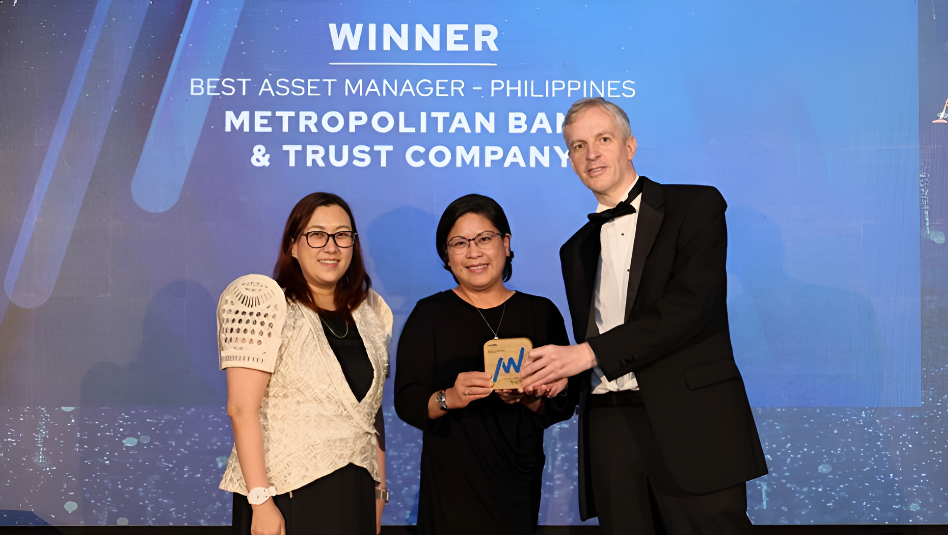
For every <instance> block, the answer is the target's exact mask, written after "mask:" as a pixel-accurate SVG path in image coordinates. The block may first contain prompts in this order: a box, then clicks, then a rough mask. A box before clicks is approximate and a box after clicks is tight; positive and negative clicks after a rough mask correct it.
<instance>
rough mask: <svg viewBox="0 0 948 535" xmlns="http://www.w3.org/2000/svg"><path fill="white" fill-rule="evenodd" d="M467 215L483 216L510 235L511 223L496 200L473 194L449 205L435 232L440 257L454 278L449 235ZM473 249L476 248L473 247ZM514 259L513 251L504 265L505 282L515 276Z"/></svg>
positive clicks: (499, 229) (499, 230)
mask: <svg viewBox="0 0 948 535" xmlns="http://www.w3.org/2000/svg"><path fill="white" fill-rule="evenodd" d="M467 214H478V215H482V216H484V217H486V218H487V220H488V221H490V222H491V223H492V224H493V225H494V226H495V227H497V231H498V232H500V233H501V234H503V235H505V236H509V235H510V223H508V222H507V215H506V214H504V209H503V208H501V207H500V205H499V204H497V201H495V200H494V199H491V198H490V197H485V196H484V195H478V194H476V193H471V194H470V195H465V196H463V197H461V198H459V199H456V200H455V201H454V202H452V203H451V204H449V205H448V207H447V208H445V209H444V213H443V214H441V221H438V230H437V232H435V247H436V248H437V249H438V256H439V257H440V258H441V261H442V262H443V264H444V266H443V267H444V269H446V270H447V271H448V273H451V276H452V277H454V273H452V272H451V266H450V265H449V264H448V246H447V243H448V238H451V237H452V236H448V233H449V232H451V229H452V228H454V224H455V223H457V222H458V219H461V217H462V216H464V215H467ZM471 247H476V246H475V245H472V246H471ZM513 258H514V254H513V250H512V249H511V251H510V256H508V257H507V262H506V264H504V278H503V280H504V282H507V281H509V280H510V276H511V275H513ZM454 281H455V282H457V281H458V279H457V277H455V278H454Z"/></svg>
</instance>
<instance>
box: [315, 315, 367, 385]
mask: <svg viewBox="0 0 948 535" xmlns="http://www.w3.org/2000/svg"><path fill="white" fill-rule="evenodd" d="M320 319H321V320H322V324H323V332H324V333H326V339H327V340H329V347H330V348H332V352H333V354H335V355H336V360H338V361H339V366H340V367H342V374H343V375H345V376H346V382H347V383H349V389H350V390H352V394H353V395H354V396H355V398H356V400H358V401H362V398H364V397H365V395H366V394H368V393H369V389H370V388H372V379H373V378H374V377H375V369H374V368H373V367H372V361H371V360H369V353H368V351H366V350H365V344H364V343H362V336H361V335H360V334H359V328H358V327H356V325H355V323H347V322H346V321H345V320H343V319H340V318H332V317H326V316H320ZM347 325H348V327H347ZM340 337H341V338H340Z"/></svg>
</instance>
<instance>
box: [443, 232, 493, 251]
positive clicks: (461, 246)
mask: <svg viewBox="0 0 948 535" xmlns="http://www.w3.org/2000/svg"><path fill="white" fill-rule="evenodd" d="M497 236H505V234H504V233H503V232H491V231H489V230H488V231H485V232H481V233H480V234H478V235H477V236H474V237H473V238H465V237H464V236H455V237H453V238H451V239H450V240H448V243H446V244H445V245H444V248H445V249H447V250H448V252H449V253H451V254H464V253H466V252H467V250H468V249H470V247H471V242H473V243H474V244H475V245H477V248H478V249H487V248H488V247H490V244H491V243H492V242H493V241H494V238H495V237H497Z"/></svg>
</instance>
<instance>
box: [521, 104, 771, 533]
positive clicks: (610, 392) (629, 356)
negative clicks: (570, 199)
mask: <svg viewBox="0 0 948 535" xmlns="http://www.w3.org/2000/svg"><path fill="white" fill-rule="evenodd" d="M563 136H564V138H565V139H566V144H567V147H568V149H569V156H570V161H571V162H572V165H573V170H574V171H575V172H576V174H577V175H579V178H580V180H582V182H583V184H584V185H585V186H586V187H588V188H589V189H590V190H591V191H592V192H593V195H595V197H596V200H597V201H599V206H598V208H597V210H596V213H594V214H590V215H589V219H590V221H589V222H588V223H586V225H584V226H583V227H582V228H581V229H579V231H578V232H577V233H576V234H574V235H573V237H571V238H570V239H569V241H567V242H566V243H565V244H564V245H563V247H562V248H561V249H560V260H561V262H562V267H563V279H564V282H565V283H566V297H567V300H568V302H569V310H570V315H571V316H572V327H573V334H574V338H575V340H576V342H577V345H573V346H544V347H540V348H537V349H534V350H533V351H532V352H531V353H530V356H529V358H528V361H527V363H525V365H524V368H523V370H522V371H521V374H520V377H521V384H522V388H525V389H528V390H529V389H532V388H533V387H535V386H537V385H542V384H551V383H554V382H557V381H559V383H557V384H562V383H563V381H561V379H563V378H567V377H572V376H576V375H578V374H581V375H580V376H579V378H578V379H579V381H578V382H579V384H581V385H582V391H581V393H580V409H579V410H580V418H579V433H580V437H579V499H580V515H581V517H582V519H583V520H586V519H589V518H592V517H596V516H598V517H599V523H600V526H601V529H602V531H603V533H607V534H613V533H615V534H618V533H636V534H638V533H643V534H658V533H671V534H675V535H678V534H699V533H700V534H711V533H715V534H718V533H719V534H727V535H735V534H741V533H750V532H751V529H752V526H751V523H750V520H749V519H748V518H747V499H746V494H745V486H744V484H745V482H746V481H748V480H751V479H753V478H756V477H759V476H762V475H764V474H766V473H767V465H766V463H765V461H764V454H763V451H762V449H761V446H760V439H759V438H758V436H757V428H756V426H755V424H754V419H753V415H752V413H751V409H750V405H749V403H748V401H747V395H746V393H745V391H744V383H743V381H742V379H741V375H740V372H739V371H738V369H737V365H736V364H735V363H734V356H733V352H732V350H731V340H730V334H729V332H728V318H727V303H726V296H727V275H726V273H725V258H726V256H727V228H726V226H725V221H724V210H725V208H726V207H727V205H726V203H725V202H724V198H723V197H722V196H721V194H720V193H719V192H718V191H717V190H716V189H715V188H713V187H708V186H680V185H661V184H658V183H656V182H653V181H651V180H649V179H648V178H646V177H644V176H642V177H640V176H638V174H637V173H636V171H635V168H634V167H633V165H632V158H633V156H635V148H636V141H635V138H634V137H633V136H632V133H631V129H630V126H629V119H628V117H627V116H626V114H625V112H624V111H622V109H621V108H619V107H618V106H616V105H615V104H613V103H611V102H608V101H606V100H604V99H602V98H594V99H593V98H590V99H582V100H580V101H577V102H576V103H575V104H573V106H572V107H571V108H570V110H569V112H568V113H567V114H566V118H565V119H564V122H563ZM573 382H574V381H571V384H572V383H573Z"/></svg>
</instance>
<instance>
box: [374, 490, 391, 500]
mask: <svg viewBox="0 0 948 535" xmlns="http://www.w3.org/2000/svg"><path fill="white" fill-rule="evenodd" d="M391 497H392V493H391V492H389V491H388V489H380V488H378V487H375V499H376V500H384V501H385V503H388V499H389V498H391Z"/></svg>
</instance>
